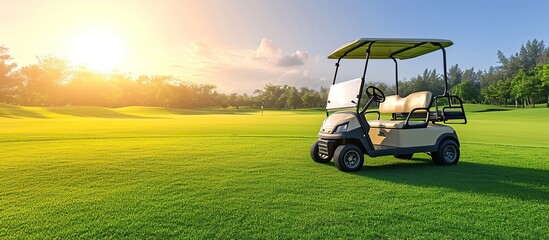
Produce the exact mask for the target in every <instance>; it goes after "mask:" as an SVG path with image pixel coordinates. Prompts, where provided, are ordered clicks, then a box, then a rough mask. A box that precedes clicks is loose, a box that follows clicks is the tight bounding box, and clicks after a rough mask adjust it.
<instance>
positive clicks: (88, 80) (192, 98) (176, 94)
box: [0, 39, 549, 108]
mask: <svg viewBox="0 0 549 240" xmlns="http://www.w3.org/2000/svg"><path fill="white" fill-rule="evenodd" d="M497 56H498V59H499V62H500V64H501V65H499V66H493V67H490V68H489V69H487V70H475V69H474V68H470V69H465V70H462V69H461V68H460V67H459V65H457V64H456V65H453V66H451V67H450V68H449V69H448V83H449V90H450V93H451V94H454V95H458V96H459V97H461V98H462V99H463V100H464V101H465V102H470V103H485V104H498V105H516V106H522V107H525V106H532V107H534V106H535V104H536V103H547V104H549V48H546V47H545V45H544V42H543V41H538V40H536V39H534V40H532V41H528V42H526V44H523V45H522V46H521V48H520V51H519V52H517V53H515V54H512V55H510V56H505V55H504V54H503V53H502V52H501V51H498V53H497ZM369 84H370V85H375V86H377V87H379V88H380V89H381V90H383V91H384V92H385V93H386V94H387V95H392V94H395V87H394V85H388V84H385V83H379V82H378V83H369ZM424 90H428V91H431V92H432V93H433V94H434V95H435V96H436V95H441V94H443V92H444V79H443V75H442V74H440V73H437V71H436V70H429V69H425V71H423V73H422V74H418V75H417V76H415V77H412V78H410V79H409V80H405V81H402V82H401V83H399V95H401V96H406V95H408V94H410V93H412V92H417V91H424ZM327 96H328V88H324V87H321V88H320V89H318V90H316V89H311V88H308V87H301V88H296V87H294V86H288V85H273V84H267V85H265V86H264V87H263V88H262V89H257V90H255V91H254V92H253V94H239V93H232V94H227V93H222V92H220V91H219V90H218V89H217V87H216V86H215V85H212V84H195V83H191V82H186V81H183V80H181V79H178V78H175V77H172V76H158V75H142V76H138V77H132V76H130V75H128V74H122V73H119V72H116V71H113V72H109V73H98V72H94V71H92V70H90V69H88V68H86V67H83V66H77V67H73V66H71V64H70V62H68V61H67V60H66V59H63V58H59V57H55V56H41V57H37V62H36V63H34V64H30V65H28V66H23V67H18V66H17V64H16V63H15V61H14V60H13V58H12V57H11V56H10V53H9V49H8V48H7V47H5V46H3V45H2V46H0V102H3V103H8V104H15V105H24V106H67V105H87V106H104V107H122V106H134V105H140V106H160V107H173V108H201V107H212V106H220V107H223V108H226V107H229V106H232V107H236V108H239V107H240V106H251V107H265V108H316V107H319V108H320V107H324V106H325V104H326V100H327Z"/></svg>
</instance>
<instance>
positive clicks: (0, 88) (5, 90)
mask: <svg viewBox="0 0 549 240" xmlns="http://www.w3.org/2000/svg"><path fill="white" fill-rule="evenodd" d="M16 67H17V64H16V63H15V62H13V58H12V57H11V55H10V52H9V49H8V48H6V47H4V45H1V46H0V101H2V102H13V100H14V93H15V91H16V87H17V78H14V77H13V76H12V74H13V71H14V70H15V68H16Z"/></svg>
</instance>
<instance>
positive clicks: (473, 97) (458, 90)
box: [452, 79, 480, 103]
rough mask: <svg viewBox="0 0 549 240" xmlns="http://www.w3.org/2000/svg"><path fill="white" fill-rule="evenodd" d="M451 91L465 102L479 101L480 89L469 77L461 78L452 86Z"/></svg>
mask: <svg viewBox="0 0 549 240" xmlns="http://www.w3.org/2000/svg"><path fill="white" fill-rule="evenodd" d="M452 92H453V94H454V95H457V96H459V97H460V98H461V99H462V100H463V101H465V102H473V103H476V102H479V101H480V90H479V89H478V88H477V87H476V86H474V84H473V81H471V80H469V79H467V80H463V81H462V82H461V83H460V84H458V85H456V86H454V88H452Z"/></svg>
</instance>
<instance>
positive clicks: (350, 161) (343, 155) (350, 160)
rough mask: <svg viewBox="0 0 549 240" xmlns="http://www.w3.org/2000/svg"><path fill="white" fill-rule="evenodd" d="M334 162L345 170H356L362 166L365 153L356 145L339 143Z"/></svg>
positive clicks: (340, 168)
mask: <svg viewBox="0 0 549 240" xmlns="http://www.w3.org/2000/svg"><path fill="white" fill-rule="evenodd" d="M334 163H335V165H336V167H337V168H338V169H339V170H341V171H343V172H355V171H358V170H360V169H361V168H362V165H363V164H364V154H363V153H362V150H361V149H360V148H359V147H357V146H356V145H353V144H344V145H339V146H338V147H337V148H336V150H335V153H334Z"/></svg>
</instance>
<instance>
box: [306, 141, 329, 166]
mask: <svg viewBox="0 0 549 240" xmlns="http://www.w3.org/2000/svg"><path fill="white" fill-rule="evenodd" d="M310 152H311V158H312V159H313V161H315V162H317V163H329V162H330V161H331V160H332V156H330V155H328V156H326V155H322V154H320V153H319V152H318V141H317V142H315V143H313V146H311V151H310Z"/></svg>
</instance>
